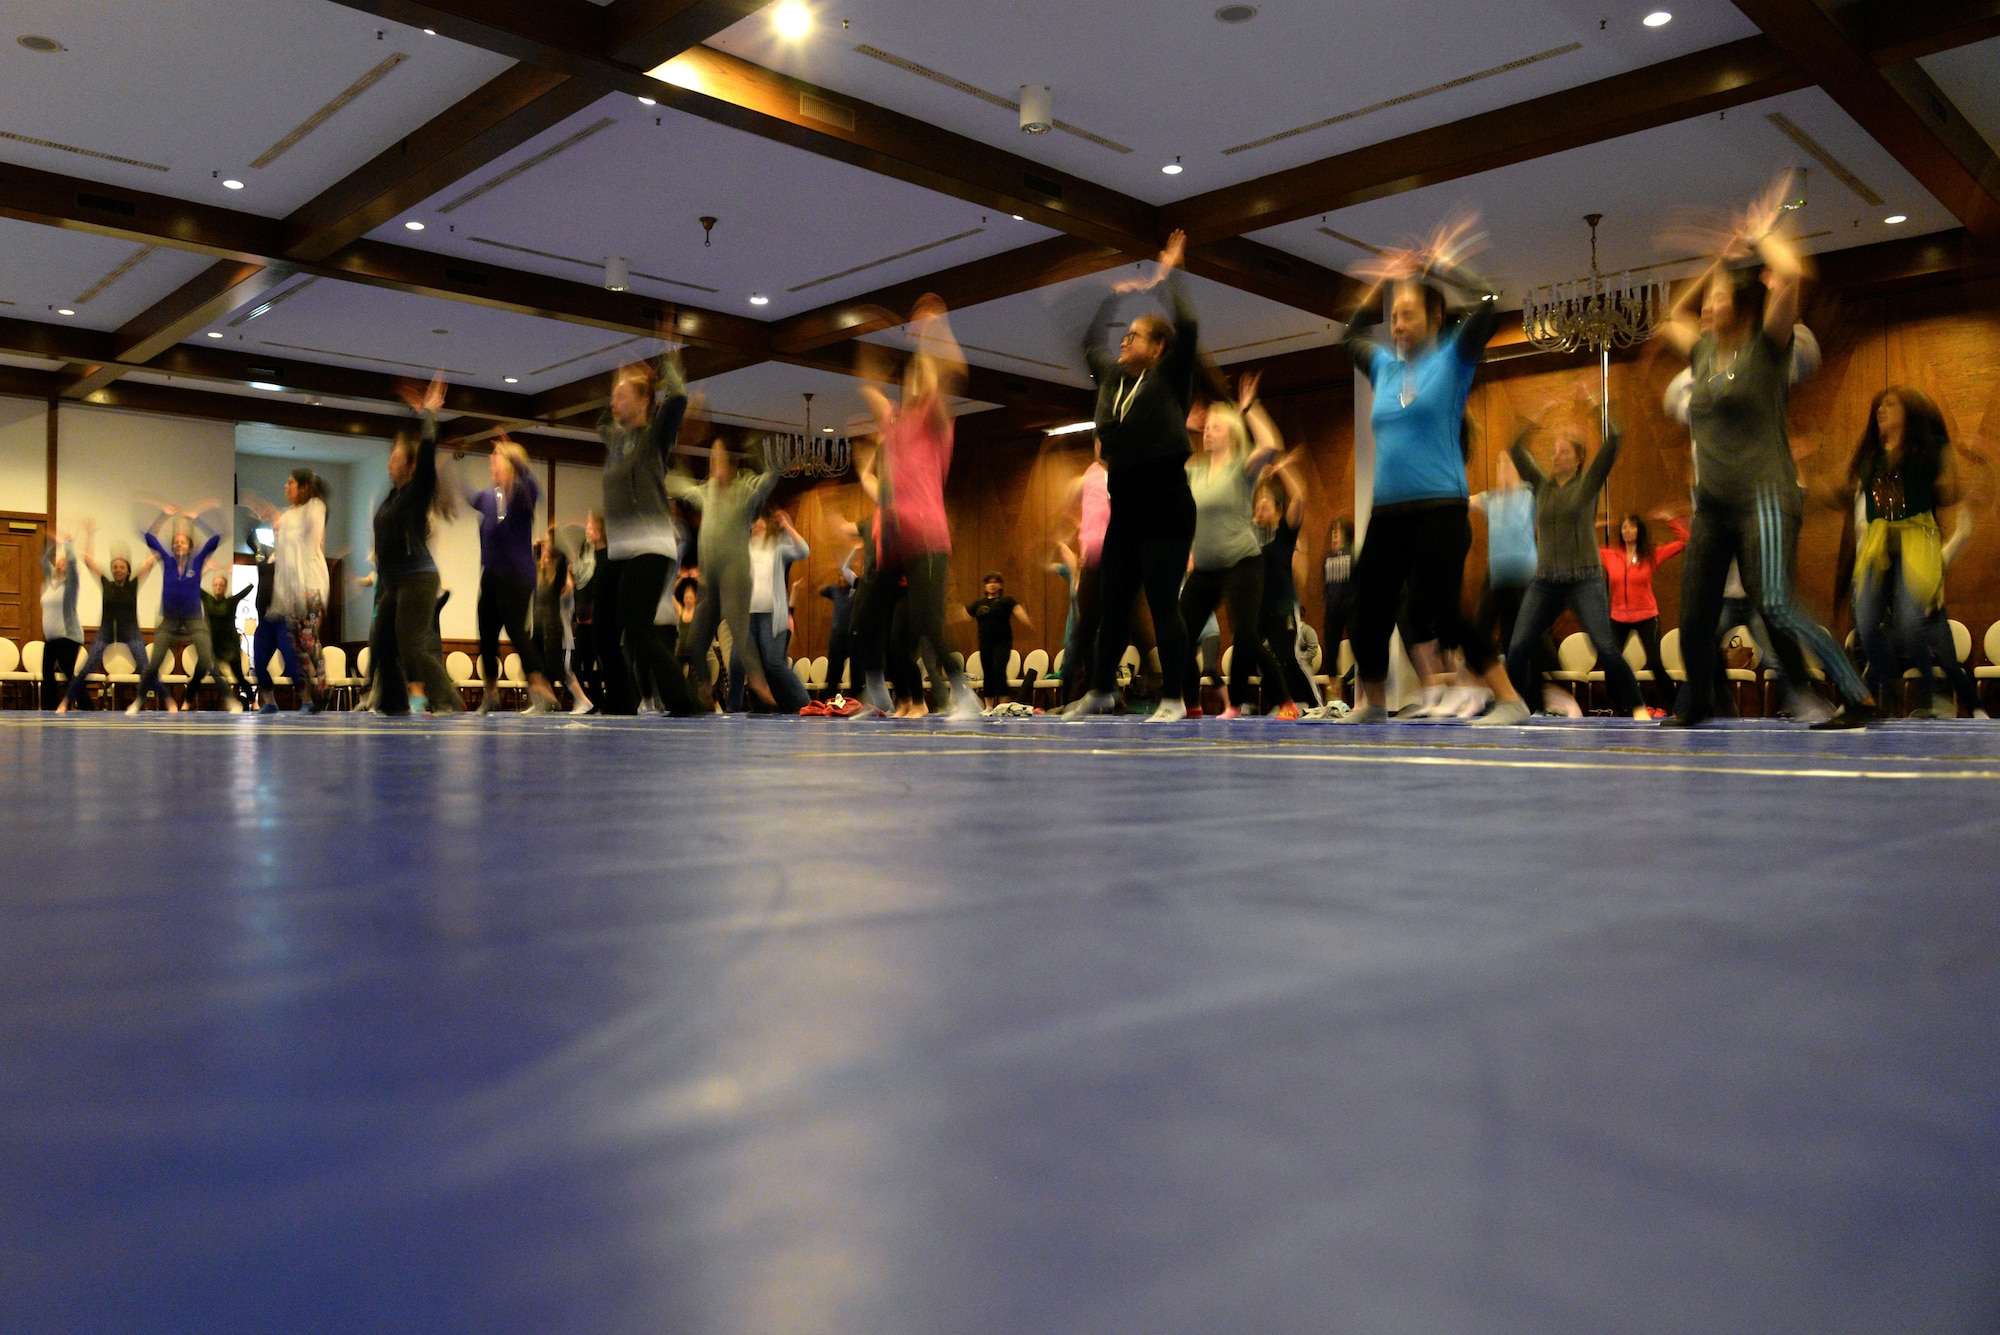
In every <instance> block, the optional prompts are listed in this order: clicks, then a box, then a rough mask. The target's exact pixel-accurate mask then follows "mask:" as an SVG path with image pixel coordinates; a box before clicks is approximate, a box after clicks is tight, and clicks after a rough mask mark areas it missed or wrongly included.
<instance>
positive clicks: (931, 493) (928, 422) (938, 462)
mask: <svg viewBox="0 0 2000 1335" xmlns="http://www.w3.org/2000/svg"><path fill="white" fill-rule="evenodd" d="M951 444H952V420H951V415H950V414H949V413H948V412H946V411H944V407H943V405H942V404H940V403H938V401H937V400H936V399H934V398H933V399H919V400H917V401H916V402H914V403H908V404H905V405H904V406H903V411H902V412H900V413H898V414H897V415H896V423H895V425H894V426H892V427H890V428H889V430H888V431H886V432H884V433H883V436H882V482H883V487H884V496H883V500H884V503H885V506H886V508H887V509H888V512H889V518H888V522H887V523H886V524H884V525H883V529H884V532H883V537H884V538H885V539H886V538H888V536H889V535H890V534H891V533H893V534H894V542H895V550H894V551H886V550H885V551H884V552H883V555H884V556H885V557H889V558H891V559H893V558H896V557H906V558H907V557H914V556H927V555H932V554H936V553H948V552H950V551H951V524H950V522H949V521H948V520H947V519H946V518H945V511H944V480H945V476H946V474H948V473H950V472H951ZM885 545H886V544H885Z"/></svg>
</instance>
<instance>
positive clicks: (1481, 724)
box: [1472, 700, 1528, 728]
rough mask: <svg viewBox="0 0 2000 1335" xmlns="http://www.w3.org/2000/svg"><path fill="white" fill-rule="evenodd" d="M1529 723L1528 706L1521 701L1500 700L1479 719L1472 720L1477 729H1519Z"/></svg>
mask: <svg viewBox="0 0 2000 1335" xmlns="http://www.w3.org/2000/svg"><path fill="white" fill-rule="evenodd" d="M1527 721H1528V706H1527V705H1525V704H1523V703H1522V702H1521V701H1519V700H1500V701H1497V702H1495V704H1494V706H1493V708H1491V709H1489V710H1487V711H1486V713H1485V714H1483V715H1481V716H1480V717H1479V718H1476V719H1474V720H1472V726H1473V727H1475V728H1518V727H1519V726H1521V725H1522V724H1523V723H1526V722H1527Z"/></svg>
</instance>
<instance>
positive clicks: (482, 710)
mask: <svg viewBox="0 0 2000 1335" xmlns="http://www.w3.org/2000/svg"><path fill="white" fill-rule="evenodd" d="M499 707H500V706H499V705H498V704H497V703H495V701H494V699H493V697H492V695H491V694H488V695H486V696H484V697H482V698H481V699H480V701H479V708H477V709H475V710H473V711H472V712H473V713H475V714H477V715H479V717H481V718H485V717H486V716H487V715H488V714H491V713H492V712H493V711H494V710H496V709H498V708H499Z"/></svg>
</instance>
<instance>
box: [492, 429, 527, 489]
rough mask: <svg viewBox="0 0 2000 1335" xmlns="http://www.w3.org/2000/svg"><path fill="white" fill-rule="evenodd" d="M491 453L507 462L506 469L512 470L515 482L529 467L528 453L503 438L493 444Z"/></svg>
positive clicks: (513, 442) (516, 444)
mask: <svg viewBox="0 0 2000 1335" xmlns="http://www.w3.org/2000/svg"><path fill="white" fill-rule="evenodd" d="M493 453H494V454H496V455H498V456H499V457H500V458H502V459H505V460H506V461H507V467H509V468H511V469H513V470H514V477H515V479H516V480H519V479H520V478H521V476H522V475H523V474H525V473H526V472H527V471H528V469H529V468H530V467H531V465H530V464H529V462H528V452H527V451H526V450H524V449H522V448H521V446H520V445H519V444H518V443H516V442H515V441H512V440H509V439H508V438H507V437H505V436H502V437H500V439H498V440H496V441H494V442H493Z"/></svg>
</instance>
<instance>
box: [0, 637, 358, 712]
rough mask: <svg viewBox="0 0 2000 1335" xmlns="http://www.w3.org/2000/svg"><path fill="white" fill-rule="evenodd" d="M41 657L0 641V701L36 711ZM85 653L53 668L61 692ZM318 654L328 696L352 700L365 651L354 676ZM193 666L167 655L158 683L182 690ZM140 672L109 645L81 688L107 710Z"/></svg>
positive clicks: (35, 643) (330, 652) (126, 653)
mask: <svg viewBox="0 0 2000 1335" xmlns="http://www.w3.org/2000/svg"><path fill="white" fill-rule="evenodd" d="M46 652H47V646H46V645H45V644H44V643H43V642H42V641H40V640H30V641H29V642H28V643H27V644H26V645H24V646H21V647H19V648H17V647H16V646H15V644H14V642H13V641H12V640H10V639H6V638H0V701H4V700H5V699H6V698H7V697H8V696H9V695H14V694H18V695H19V696H20V697H21V698H22V700H23V702H24V703H27V704H30V705H32V706H35V707H39V706H40V705H41V704H42V703H43V701H42V699H41V690H42V683H43V680H44V678H43V672H42V669H43V667H44V662H43V656H44V655H45V654H46ZM86 652H87V651H86V650H85V649H83V648H82V647H79V648H78V649H77V651H76V658H75V659H74V660H73V661H71V662H70V663H69V664H67V665H59V666H58V667H57V669H56V679H57V680H58V681H60V682H62V683H63V684H64V687H65V689H67V686H68V683H69V680H70V678H71V676H72V675H74V673H75V672H76V670H77V668H78V667H79V666H81V665H82V662H83V658H84V655H85V653H86ZM321 652H322V657H323V659H324V661H325V664H326V676H327V686H328V688H329V689H330V690H333V691H337V692H342V693H345V694H347V695H351V694H352V693H353V692H354V691H355V690H357V689H358V688H359V687H360V686H361V684H362V682H363V680H364V679H365V678H366V676H367V673H368V650H367V649H365V648H364V649H363V650H362V651H361V652H360V654H359V655H358V656H357V658H356V660H355V664H354V668H355V670H354V671H353V672H352V673H350V672H349V671H348V663H347V651H346V650H344V649H342V648H341V647H340V646H339V645H337V644H330V645H327V646H326V647H325V648H324V649H323V650H322V651H321ZM198 661H199V659H198V656H197V655H196V653H195V650H194V646H193V645H191V644H190V645H186V646H184V647H183V648H182V650H181V652H180V653H179V654H178V655H169V656H168V658H167V661H166V662H165V663H163V664H162V665H161V668H160V681H161V683H162V684H164V685H168V686H185V685H186V684H187V683H188V681H189V680H190V679H191V678H192V677H193V675H194V670H195V666H196V664H197V662H198ZM268 666H269V668H270V672H271V679H272V682H273V684H274V685H276V686H277V687H279V688H280V689H282V690H287V691H289V690H291V689H293V688H294V687H296V686H297V683H296V682H294V681H293V680H292V679H291V678H290V677H288V676H286V675H285V671H284V661H283V659H282V657H281V656H280V655H278V654H272V655H271V661H270V663H269V665H268ZM142 667H143V665H142V664H139V663H135V662H134V661H133V660H132V651H131V650H130V649H128V648H126V647H125V646H124V645H122V644H114V645H111V646H109V647H108V648H107V649H105V651H104V658H103V666H102V668H101V670H99V671H97V672H93V673H91V674H90V676H89V677H88V678H86V679H85V682H84V684H85V685H86V686H92V687H97V688H98V689H99V691H100V693H101V700H102V702H103V703H104V705H105V706H106V707H107V708H108V707H109V706H111V705H113V704H115V703H117V693H118V689H119V688H120V687H126V686H129V687H131V688H133V689H134V690H135V691H136V690H137V689H138V685H139V678H140V673H141V669H142Z"/></svg>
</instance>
